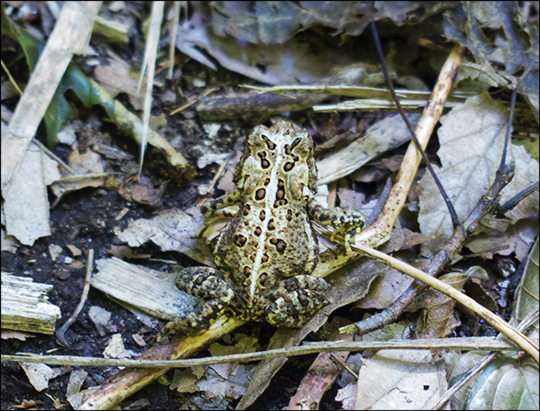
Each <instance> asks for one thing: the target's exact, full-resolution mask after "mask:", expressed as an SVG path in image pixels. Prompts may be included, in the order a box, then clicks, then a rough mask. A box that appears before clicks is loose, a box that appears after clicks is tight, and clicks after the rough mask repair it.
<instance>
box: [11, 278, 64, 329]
mask: <svg viewBox="0 0 540 411" xmlns="http://www.w3.org/2000/svg"><path fill="white" fill-rule="evenodd" d="M52 289H53V286H52V285H50V284H39V283H34V280H33V279H32V278H27V277H17V276H14V275H11V274H8V273H2V329H9V330H18V331H29V332H34V333H40V334H54V329H55V326H56V321H58V319H59V318H60V317H61V316H62V314H61V312H60V307H58V306H56V305H54V304H51V303H50V302H48V297H47V293H48V292H49V291H51V290H52Z"/></svg>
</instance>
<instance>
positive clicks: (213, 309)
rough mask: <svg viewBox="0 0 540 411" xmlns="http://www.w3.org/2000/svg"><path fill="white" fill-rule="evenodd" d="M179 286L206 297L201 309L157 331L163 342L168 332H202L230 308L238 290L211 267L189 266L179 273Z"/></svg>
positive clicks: (193, 294) (177, 282)
mask: <svg viewBox="0 0 540 411" xmlns="http://www.w3.org/2000/svg"><path fill="white" fill-rule="evenodd" d="M175 284H176V286H177V287H178V288H179V289H180V290H181V291H184V292H186V293H188V294H190V295H192V296H194V297H198V298H201V299H203V300H206V302H205V303H204V305H203V306H202V308H201V310H200V311H198V312H196V313H195V312H193V313H189V314H188V315H187V316H186V317H181V318H177V319H175V320H173V321H171V322H169V323H168V324H167V325H165V327H164V328H163V330H161V332H160V333H159V334H158V336H157V341H158V342H159V341H161V340H162V339H163V337H165V336H166V335H167V334H175V333H177V332H180V331H181V332H184V333H186V334H190V335H193V334H200V333H201V332H203V331H205V330H207V329H208V328H209V327H210V326H211V325H212V324H213V323H214V322H215V321H216V320H217V319H218V317H219V316H220V315H221V314H222V313H223V311H225V310H226V309H227V307H229V305H230V304H231V302H232V300H233V299H234V296H235V293H234V290H233V288H232V286H231V285H230V284H229V283H228V281H226V280H225V279H224V277H223V274H222V273H221V272H220V271H218V270H216V269H214V268H210V267H190V268H186V269H184V270H182V271H181V272H180V273H178V275H177V276H176V281H175Z"/></svg>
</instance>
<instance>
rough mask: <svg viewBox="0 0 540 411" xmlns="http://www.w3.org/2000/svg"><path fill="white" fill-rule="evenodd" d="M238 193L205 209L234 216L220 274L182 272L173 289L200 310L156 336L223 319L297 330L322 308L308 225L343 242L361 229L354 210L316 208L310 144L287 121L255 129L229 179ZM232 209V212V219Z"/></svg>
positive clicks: (221, 248)
mask: <svg viewBox="0 0 540 411" xmlns="http://www.w3.org/2000/svg"><path fill="white" fill-rule="evenodd" d="M234 182H235V184H236V186H237V187H238V191H235V192H233V193H230V194H226V195H224V196H222V197H220V198H217V199H215V200H209V201H206V202H205V203H203V205H202V206H201V211H202V213H203V214H204V215H205V217H211V216H216V215H226V216H227V215H228V216H232V219H231V220H230V221H229V222H228V224H227V226H226V227H225V228H224V229H223V231H222V233H221V234H220V236H219V239H218V241H217V244H216V246H215V250H214V262H215V264H216V267H217V268H218V269H219V270H218V269H213V268H209V267H192V268H186V269H184V270H183V271H182V272H180V273H179V274H178V276H177V278H176V286H177V287H178V288H179V289H180V290H182V291H185V292H187V293H188V294H191V295H193V296H196V297H199V298H202V299H203V300H206V302H205V304H204V305H203V307H202V309H201V310H200V311H199V312H197V313H190V314H189V315H188V316H187V317H185V318H178V319H176V320H174V321H171V322H170V323H168V324H167V325H166V326H165V328H164V329H163V330H162V332H161V333H160V334H159V335H158V338H157V339H158V341H160V340H161V339H162V338H163V337H164V336H165V335H166V334H169V333H175V332H178V331H180V330H181V331H184V332H187V333H191V334H193V333H197V332H201V331H204V330H206V329H207V328H208V327H209V326H210V324H212V323H213V322H214V321H215V320H216V319H217V318H218V317H219V316H220V315H221V314H222V313H223V312H225V311H227V312H230V313H232V314H233V315H235V316H237V317H239V318H241V319H244V320H262V319H265V320H266V321H267V322H269V323H270V324H272V325H274V326H276V327H300V326H302V325H303V324H304V323H305V322H306V321H307V320H309V318H311V316H312V315H313V314H314V313H315V312H316V311H317V310H319V309H320V308H321V307H323V306H324V305H326V304H327V303H328V302H327V300H326V292H327V290H328V284H327V283H326V281H324V279H322V278H319V277H314V276H311V275H310V274H311V273H312V272H313V270H314V268H315V265H316V264H317V261H318V255H319V247H318V244H317V237H316V235H315V233H314V231H313V228H312V225H311V220H314V221H317V222H318V223H320V224H323V225H332V226H335V227H338V229H337V230H336V231H335V232H334V235H335V234H336V233H340V234H342V235H343V236H344V238H345V246H346V248H347V250H348V251H350V246H349V240H350V238H351V236H354V235H355V234H356V233H357V232H358V231H360V230H361V229H363V228H364V218H363V216H362V214H361V213H359V212H358V211H350V210H343V209H341V208H334V209H332V210H328V209H325V208H323V207H322V206H321V205H320V204H318V203H317V202H316V201H314V195H315V193H316V192H317V170H316V168H315V160H314V159H313V141H312V139H311V137H310V136H309V134H308V133H307V132H306V131H305V130H304V129H302V128H300V127H298V126H296V125H294V124H292V123H289V122H285V121H277V122H275V123H274V124H273V125H272V127H270V128H267V127H265V126H257V127H255V128H254V129H253V131H252V132H251V133H250V134H249V136H248V138H247V147H246V149H245V151H244V154H243V155H242V158H241V160H240V162H239V163H238V165H237V167H236V169H235V172H234ZM230 206H236V207H237V208H239V209H238V211H237V212H236V213H235V214H234V215H233V214H232V213H231V212H230Z"/></svg>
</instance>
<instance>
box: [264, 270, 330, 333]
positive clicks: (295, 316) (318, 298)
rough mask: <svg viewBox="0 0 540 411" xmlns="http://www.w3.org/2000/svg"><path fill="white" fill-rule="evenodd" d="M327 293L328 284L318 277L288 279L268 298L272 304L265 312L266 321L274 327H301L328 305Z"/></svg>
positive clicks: (303, 276)
mask: <svg viewBox="0 0 540 411" xmlns="http://www.w3.org/2000/svg"><path fill="white" fill-rule="evenodd" d="M327 292H328V283H327V282H326V281H324V280H323V279H322V278H320V277H313V276H311V275H298V276H296V277H291V278H288V279H287V280H285V281H283V283H281V284H280V286H279V287H278V288H277V289H276V290H275V291H273V292H272V293H271V294H270V295H269V296H268V298H269V299H270V300H273V301H274V302H273V303H272V304H270V305H269V306H268V307H267V308H266V310H265V316H266V321H268V322H269V323H270V324H272V325H273V326H275V327H291V328H297V327H301V326H303V325H304V324H305V323H306V322H307V321H308V320H309V319H310V318H311V317H312V316H313V314H315V313H316V312H317V311H318V310H320V309H321V308H322V307H324V306H325V305H327V304H328V303H329V301H328V300H327V299H326V293H327Z"/></svg>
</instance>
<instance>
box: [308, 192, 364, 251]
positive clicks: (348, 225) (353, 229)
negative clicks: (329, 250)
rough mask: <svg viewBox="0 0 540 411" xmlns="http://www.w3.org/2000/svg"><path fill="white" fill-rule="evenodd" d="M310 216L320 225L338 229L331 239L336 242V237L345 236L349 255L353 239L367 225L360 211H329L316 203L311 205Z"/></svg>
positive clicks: (337, 208) (340, 209)
mask: <svg viewBox="0 0 540 411" xmlns="http://www.w3.org/2000/svg"><path fill="white" fill-rule="evenodd" d="M308 214H309V216H310V217H311V219H312V220H313V221H316V222H317V223H319V224H322V225H325V226H328V225H330V226H332V227H337V229H336V230H335V231H334V232H333V233H332V236H331V238H330V239H331V240H332V241H334V238H335V236H336V235H343V238H344V240H345V248H346V250H347V253H349V252H351V245H350V241H351V238H354V236H355V235H356V234H357V233H359V232H360V231H362V230H363V229H364V227H365V225H366V222H365V219H364V215H363V214H362V213H361V212H360V211H356V210H345V209H343V208H340V207H336V208H332V209H327V208H324V207H323V206H322V205H320V204H319V203H317V202H316V201H312V202H311V203H310V204H309V206H308Z"/></svg>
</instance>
